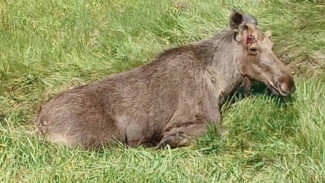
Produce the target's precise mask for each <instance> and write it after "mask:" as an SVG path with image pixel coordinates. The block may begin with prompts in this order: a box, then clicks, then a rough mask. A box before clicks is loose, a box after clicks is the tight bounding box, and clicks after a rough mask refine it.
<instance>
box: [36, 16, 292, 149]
mask: <svg viewBox="0 0 325 183" xmlns="http://www.w3.org/2000/svg"><path fill="white" fill-rule="evenodd" d="M229 22H230V23H229V24H230V28H228V29H225V30H223V31H221V32H220V33H218V34H217V35H215V36H214V37H212V38H210V39H207V40H203V41H201V42H198V43H194V44H188V45H185V46H179V47H176V48H172V49H169V50H166V51H164V52H163V53H161V54H160V55H159V56H158V57H156V59H155V60H153V61H152V62H150V63H148V64H146V65H144V66H141V67H138V68H135V69H133V70H131V71H127V72H122V73H119V74H115V75H112V76H110V77H108V78H105V79H103V80H101V81H97V82H95V83H91V84H87V85H83V86H79V87H76V88H74V89H71V90H69V91H65V92H63V93H61V94H59V95H57V96H55V97H54V98H52V99H51V100H50V101H49V102H47V103H46V104H45V105H43V106H42V108H41V111H40V115H39V118H38V121H37V126H38V131H39V132H40V133H41V134H44V135H45V136H46V137H47V138H48V140H49V141H51V142H53V143H58V144H63V145H66V146H69V147H76V146H79V147H80V146H81V147H83V148H99V147H106V146H109V145H111V144H112V143H113V142H117V141H118V142H121V143H123V144H126V145H127V146H131V147H132V146H137V145H143V146H149V147H158V148H159V147H165V146H167V145H169V146H170V147H172V148H176V147H182V146H189V145H190V144H191V143H193V141H195V139H196V138H198V137H200V136H202V135H203V134H204V133H205V132H207V126H208V125H222V122H221V121H222V117H221V112H220V108H221V105H222V103H223V102H224V100H225V98H226V97H227V96H228V95H230V94H231V93H232V92H234V91H236V90H237V89H238V88H239V87H241V86H242V85H243V83H246V85H248V88H249V84H250V82H251V81H259V82H262V83H264V84H265V85H266V86H268V87H269V88H270V89H271V90H273V92H274V93H276V94H278V95H281V96H287V95H289V94H291V93H293V92H294V91H295V83H294V80H293V77H292V75H291V74H290V70H289V68H288V67H287V66H286V65H285V64H284V63H282V62H281V61H280V60H279V59H278V58H277V57H276V56H275V54H274V53H273V51H272V47H273V43H272V41H271V32H270V31H267V32H265V33H262V32H261V30H260V28H259V27H258V23H257V20H256V18H254V17H253V16H251V15H248V14H244V13H242V12H240V11H237V10H233V11H232V13H231V15H230V21H229Z"/></svg>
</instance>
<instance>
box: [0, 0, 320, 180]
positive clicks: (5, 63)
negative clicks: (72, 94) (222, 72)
mask: <svg viewBox="0 0 325 183" xmlns="http://www.w3.org/2000/svg"><path fill="white" fill-rule="evenodd" d="M233 7H235V8H239V9H242V10H244V11H246V12H250V13H251V14H254V15H256V16H257V17H258V18H259V23H260V27H261V29H262V30H264V31H266V30H268V29H270V30H272V32H273V40H274V42H275V48H274V51H275V53H276V54H277V55H278V56H279V58H280V59H281V60H282V61H284V62H285V63H290V65H291V67H292V68H293V70H294V72H295V75H296V77H297V79H296V81H297V91H296V93H295V94H294V95H293V96H292V97H291V98H278V97H274V96H270V95H268V94H267V93H265V92H262V93H258V92H256V94H255V95H253V96H251V97H249V98H244V99H243V98H241V97H238V98H236V99H235V102H234V103H227V105H225V106H224V107H223V109H222V110H223V116H224V123H226V124H227V125H228V127H229V131H230V134H229V136H228V138H227V140H226V141H221V140H220V139H219V136H218V135H217V134H216V133H215V132H214V131H213V130H211V131H210V132H209V133H208V134H206V135H205V136H204V137H202V138H201V139H199V140H198V141H197V143H196V144H194V145H193V146H191V147H188V148H180V149H172V150H171V149H165V150H154V149H150V148H143V147H138V148H126V147H123V146H122V145H116V146H114V147H112V148H108V149H104V150H102V151H100V152H97V151H85V150H81V149H68V148H66V147H62V146H58V145H53V144H50V143H48V142H47V141H44V140H43V139H38V138H37V137H36V136H35V134H34V130H35V119H36V117H37V114H38V108H39V107H40V106H41V105H42V103H43V102H44V101H46V100H47V99H49V98H51V97H52V96H54V95H55V94H57V93H59V92H61V91H65V90H67V89H69V88H72V87H75V86H79V85H81V84H85V83H89V82H92V81H97V80H99V79H101V78H104V77H106V76H107V75H109V74H111V73H116V72H121V71H125V70H129V69H131V68H135V67H138V66H140V65H143V64H145V63H147V62H149V61H150V60H151V59H153V58H154V57H155V56H156V55H157V54H158V53H160V52H161V51H162V50H164V49H168V48H171V47H174V46H177V45H182V44H186V43H191V42H196V41H198V40H201V39H204V38H208V37H210V36H211V35H213V34H214V33H216V32H218V31H219V30H221V29H222V28H225V27H227V26H228V17H229V14H230V10H231V9H232V8H233ZM0 17H1V21H0V182H217V181H220V182H325V150H324V149H325V148H324V147H325V105H324V103H325V74H324V68H325V52H324V48H325V31H324V30H325V2H324V1H322V0H309V1H308V0H290V1H286V0H273V1H271V0H264V1H248V0H246V1H228V0H227V1H226V0H220V1H216V0H207V1H199V0H179V1H171V0H167V1H156V0H146V1H136V0H125V1H118V0H110V1H107V0H94V1H86V0H64V1H63V0H56V1H50V0H47V1H44V0H2V1H1V2H0Z"/></svg>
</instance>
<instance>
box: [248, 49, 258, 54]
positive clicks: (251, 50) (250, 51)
mask: <svg viewBox="0 0 325 183" xmlns="http://www.w3.org/2000/svg"><path fill="white" fill-rule="evenodd" d="M248 53H249V54H250V55H257V49H256V48H249V52H248Z"/></svg>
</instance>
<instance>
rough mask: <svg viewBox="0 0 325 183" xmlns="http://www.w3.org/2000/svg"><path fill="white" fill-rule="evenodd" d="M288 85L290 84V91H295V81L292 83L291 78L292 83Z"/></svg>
mask: <svg viewBox="0 0 325 183" xmlns="http://www.w3.org/2000/svg"><path fill="white" fill-rule="evenodd" d="M290 85H291V87H290V93H293V92H295V91H296V85H295V83H294V81H293V80H292V83H291V84H290Z"/></svg>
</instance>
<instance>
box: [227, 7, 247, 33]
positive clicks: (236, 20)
mask: <svg viewBox="0 0 325 183" xmlns="http://www.w3.org/2000/svg"><path fill="white" fill-rule="evenodd" d="M243 22H244V15H243V14H242V13H240V12H238V11H237V10H233V11H232V13H231V15H230V20H229V25H230V28H232V29H239V25H240V24H241V23H243Z"/></svg>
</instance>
